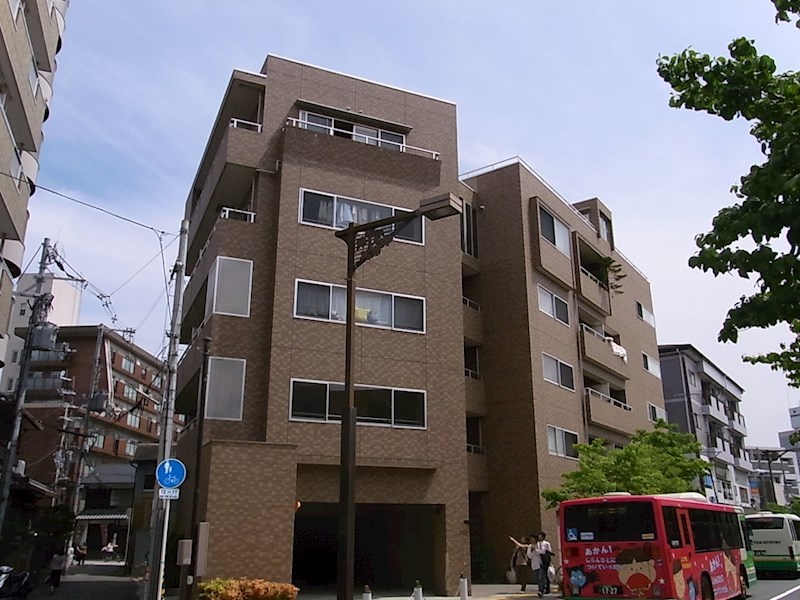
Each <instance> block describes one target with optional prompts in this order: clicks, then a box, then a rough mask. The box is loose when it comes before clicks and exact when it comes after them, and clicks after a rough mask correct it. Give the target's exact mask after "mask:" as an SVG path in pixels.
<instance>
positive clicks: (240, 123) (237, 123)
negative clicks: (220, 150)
mask: <svg viewBox="0 0 800 600" xmlns="http://www.w3.org/2000/svg"><path fill="white" fill-rule="evenodd" d="M230 127H235V128H236V129H247V130H249V131H255V132H256V133H261V130H262V129H263V125H261V123H254V122H253V121H245V120H244V119H237V118H233V119H231V120H230Z"/></svg>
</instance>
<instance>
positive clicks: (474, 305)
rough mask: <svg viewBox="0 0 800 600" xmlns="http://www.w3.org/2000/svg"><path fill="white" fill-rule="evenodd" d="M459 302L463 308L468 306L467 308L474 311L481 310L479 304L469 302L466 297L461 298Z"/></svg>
mask: <svg viewBox="0 0 800 600" xmlns="http://www.w3.org/2000/svg"><path fill="white" fill-rule="evenodd" d="M461 302H462V303H463V304H464V306H468V307H469V308H474V309H475V310H480V309H481V305H480V304H478V303H477V302H475V301H474V300H470V299H469V298H467V297H466V296H461Z"/></svg>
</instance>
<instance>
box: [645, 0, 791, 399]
mask: <svg viewBox="0 0 800 600" xmlns="http://www.w3.org/2000/svg"><path fill="white" fill-rule="evenodd" d="M771 1H772V3H773V4H774V6H775V9H776V11H777V15H776V18H775V20H776V21H777V22H782V21H783V22H790V21H791V20H792V19H798V17H800V0H771ZM795 24H796V25H798V26H799V27H800V19H799V20H798V21H796V23H795ZM728 51H729V54H730V57H717V58H713V57H711V56H709V55H708V54H701V53H699V52H696V51H694V50H692V49H687V50H684V51H683V52H681V53H680V54H676V55H675V56H669V57H660V58H659V59H658V61H657V65H658V74H659V75H660V76H661V77H662V78H663V79H664V81H666V82H667V83H668V84H669V85H670V86H671V87H672V95H671V98H670V101H669V103H670V106H672V107H675V108H688V109H691V110H696V111H701V112H706V113H708V114H711V115H715V116H718V117H722V118H723V119H725V120H727V121H730V120H732V119H734V118H742V119H745V120H746V121H748V122H750V123H751V128H750V134H751V135H752V136H753V137H754V138H755V139H756V140H757V141H758V143H759V144H760V147H761V152H762V153H763V155H764V157H765V161H764V162H763V163H762V164H760V165H754V166H752V167H751V168H750V172H749V173H747V174H746V175H744V176H742V178H741V180H740V182H739V184H738V185H734V186H733V187H732V189H731V191H732V192H733V193H734V195H735V196H736V198H737V199H738V201H737V202H736V203H735V204H733V205H732V206H728V207H725V208H723V209H722V210H720V211H719V213H718V214H717V216H716V217H715V218H714V220H713V222H712V225H713V229H712V230H711V231H710V232H708V233H706V234H701V235H698V236H697V237H696V238H695V241H696V243H697V247H698V248H699V251H698V252H697V254H695V255H694V256H693V257H691V259H690V260H689V265H690V266H691V267H693V268H696V269H702V270H703V271H711V272H712V273H713V274H714V276H717V275H722V274H728V273H735V274H737V275H738V276H739V277H742V278H745V279H752V280H754V281H755V283H756V292H755V293H753V294H752V295H750V296H742V297H741V298H740V299H739V301H738V302H737V303H736V304H735V305H734V306H733V307H732V308H731V309H730V310H729V311H728V314H727V316H726V318H725V320H724V322H723V325H722V329H721V330H720V332H719V340H720V341H723V342H736V341H737V339H738V337H739V332H740V331H741V330H744V329H748V328H753V327H755V328H768V327H772V326H774V325H779V324H786V325H788V326H789V329H790V331H791V334H792V335H793V338H794V341H793V342H791V343H789V344H780V347H779V349H776V350H775V351H773V352H768V353H765V354H760V355H756V356H745V357H744V360H746V361H748V362H750V363H753V364H756V363H761V364H766V365H769V366H770V368H772V369H773V370H775V371H782V372H784V374H785V375H786V378H787V380H788V382H789V385H791V386H793V387H800V76H799V75H798V73H794V72H787V73H777V72H776V66H775V61H774V60H773V59H772V58H770V57H769V56H766V55H759V53H758V51H757V50H756V48H755V46H754V44H753V41H752V40H747V39H745V38H738V39H735V40H733V41H732V42H731V43H730V44H729V46H728Z"/></svg>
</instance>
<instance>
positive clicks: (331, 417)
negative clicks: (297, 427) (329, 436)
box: [288, 377, 428, 431]
mask: <svg viewBox="0 0 800 600" xmlns="http://www.w3.org/2000/svg"><path fill="white" fill-rule="evenodd" d="M295 383H310V384H315V385H324V386H325V418H324V419H323V418H313V417H297V416H294V415H293V414H292V413H293V408H294V384H295ZM333 386H336V387H337V388H342V389H344V383H342V382H339V381H326V380H319V379H306V378H302V377H292V378H291V379H290V380H289V403H288V404H289V406H288V408H289V421H290V422H293V423H341V422H342V419H341V416H339V415H337V414H335V413H332V412H331V388H332V387H333ZM354 387H355V391H358V390H359V389H371V390H389V391H390V392H391V418H390V421H389V422H382V421H377V420H373V421H370V420H364V419H363V418H362V417H357V418H356V424H357V425H364V426H367V427H384V428H388V429H414V430H418V431H423V430H427V429H428V391H427V390H419V389H414V388H405V387H392V386H383V385H374V384H356V385H355V386H354ZM336 391H340V390H336ZM396 392H410V393H414V394H421V395H422V409H423V410H422V416H423V419H424V424H423V425H410V424H398V423H396V417H395V413H396V409H395V402H396V401H397V400H396V397H395V393H396Z"/></svg>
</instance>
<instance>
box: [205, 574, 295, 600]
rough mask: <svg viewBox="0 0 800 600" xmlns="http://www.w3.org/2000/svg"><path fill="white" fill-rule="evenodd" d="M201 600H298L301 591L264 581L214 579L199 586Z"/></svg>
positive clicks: (291, 586)
mask: <svg viewBox="0 0 800 600" xmlns="http://www.w3.org/2000/svg"><path fill="white" fill-rule="evenodd" d="M198 590H199V592H200V595H199V599H200V600H297V593H298V592H299V591H300V590H298V589H297V588H296V587H295V586H293V585H292V584H290V583H273V582H271V581H265V580H263V579H246V578H243V579H212V580H211V581H207V582H203V583H201V584H200V585H199V586H198Z"/></svg>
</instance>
